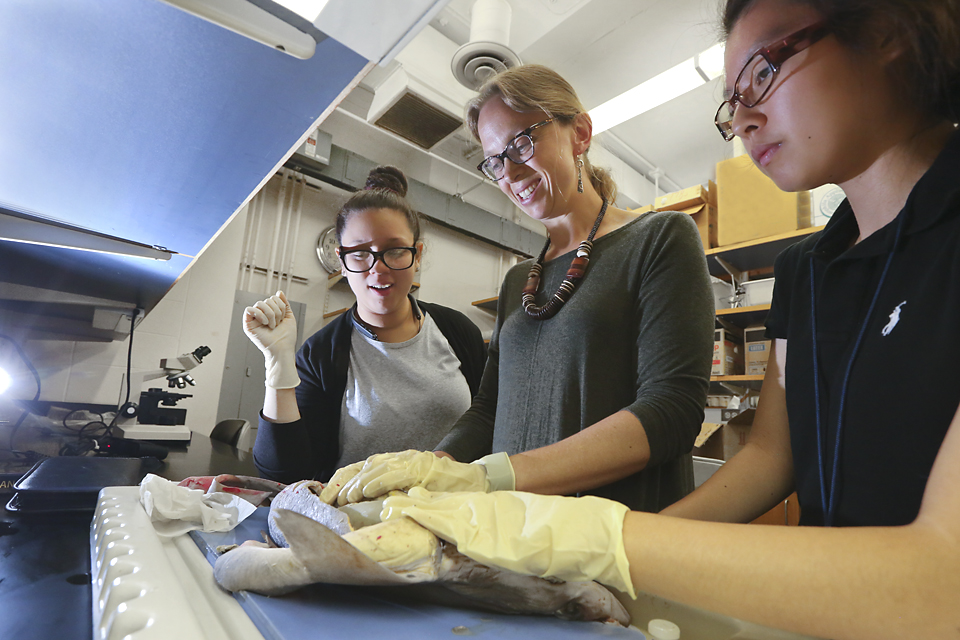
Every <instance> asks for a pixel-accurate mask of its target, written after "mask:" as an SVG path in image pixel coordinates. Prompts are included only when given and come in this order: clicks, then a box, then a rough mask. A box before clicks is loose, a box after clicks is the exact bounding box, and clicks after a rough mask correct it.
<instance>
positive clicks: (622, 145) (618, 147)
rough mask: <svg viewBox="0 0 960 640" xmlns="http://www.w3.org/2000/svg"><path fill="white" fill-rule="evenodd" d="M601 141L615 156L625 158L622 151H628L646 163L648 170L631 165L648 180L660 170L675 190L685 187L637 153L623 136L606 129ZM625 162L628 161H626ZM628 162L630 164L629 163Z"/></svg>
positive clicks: (637, 159)
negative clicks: (653, 173)
mask: <svg viewBox="0 0 960 640" xmlns="http://www.w3.org/2000/svg"><path fill="white" fill-rule="evenodd" d="M608 141H609V142H610V143H612V144H607V142H608ZM599 142H600V144H601V145H602V146H603V147H604V148H606V150H607V151H609V152H610V153H612V154H613V155H615V156H620V158H621V159H623V156H621V155H620V154H621V152H623V153H626V154H627V155H629V156H630V157H632V158H633V159H634V160H636V161H637V162H639V163H640V164H642V165H645V166H646V167H647V170H646V171H640V170H638V169H637V168H636V167H631V168H633V169H634V170H635V171H637V173H639V174H640V175H642V176H643V177H644V178H646V179H647V180H650V177H651V175H652V172H654V171H660V172H661V176H662V177H663V178H664V179H665V180H667V181H669V182H670V184H672V185H673V187H672V189H673V191H679V190H680V189H682V188H683V187H681V186H680V185H679V184H677V183H676V182H675V181H674V180H672V179H671V178H670V176H668V175H667V174H666V173H664V172H663V169H661V168H660V167H658V166H657V165H655V164H653V163H652V162H650V161H649V160H647V159H646V158H644V157H643V156H642V155H640V154H639V153H637V152H636V151H635V150H634V149H632V148H631V147H630V146H629V145H627V143H626V142H624V141H623V140H622V139H621V138H619V137H618V136H616V135H614V134H613V133H611V132H610V131H604V132H603V133H602V134H601V135H600V136H599ZM624 161H625V160H624ZM625 162H626V161H625ZM628 164H629V163H628Z"/></svg>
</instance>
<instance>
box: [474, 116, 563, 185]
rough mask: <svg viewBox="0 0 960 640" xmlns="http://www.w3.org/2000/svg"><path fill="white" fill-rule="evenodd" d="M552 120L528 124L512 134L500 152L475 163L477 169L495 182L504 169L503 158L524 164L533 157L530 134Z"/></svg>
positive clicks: (500, 176)
mask: <svg viewBox="0 0 960 640" xmlns="http://www.w3.org/2000/svg"><path fill="white" fill-rule="evenodd" d="M553 120H554V119H553V118H547V119H546V120H544V121H542V122H538V123H537V124H532V125H530V126H529V127H527V128H526V129H524V130H523V131H521V132H520V133H518V134H517V135H516V136H514V138H513V140H511V141H510V142H508V143H507V146H506V147H504V148H503V151H502V152H501V153H498V154H497V155H495V156H487V157H486V158H484V159H483V162H481V163H480V164H478V165H477V169H479V170H480V171H481V172H482V173H483V175H485V176H487V177H488V178H490V179H491V180H493V181H494V182H496V181H498V180H500V179H501V178H502V177H503V174H504V172H505V171H506V165H505V164H504V162H503V159H504V158H510V160H511V161H513V162H514V163H516V164H526V162H527V160H529V159H530V158H532V157H533V137H532V136H531V135H530V134H532V133H533V132H534V131H535V130H537V129H539V128H540V127H542V126H545V125H548V124H550V123H551V122H553Z"/></svg>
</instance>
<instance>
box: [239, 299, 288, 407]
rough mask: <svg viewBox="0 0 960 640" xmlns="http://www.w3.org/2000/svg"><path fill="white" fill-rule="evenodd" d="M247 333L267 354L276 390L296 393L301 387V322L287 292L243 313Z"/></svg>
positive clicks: (270, 380)
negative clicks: (288, 298) (298, 345)
mask: <svg viewBox="0 0 960 640" xmlns="http://www.w3.org/2000/svg"><path fill="white" fill-rule="evenodd" d="M243 332H244V333H245V334H247V337H248V338H250V341H251V342H253V344H255V345H257V348H258V349H260V351H262V352H263V358H264V364H265V365H266V371H267V376H266V380H265V384H266V386H268V387H270V388H272V389H293V388H294V387H296V386H297V385H298V384H300V376H298V375H297V355H296V350H297V319H296V318H294V317H293V310H292V309H290V305H289V304H287V298H286V296H284V295H283V291H277V295H275V296H270V297H269V298H267V299H266V300H261V301H260V302H258V303H256V304H255V305H253V306H252V307H247V308H246V309H245V310H244V312H243Z"/></svg>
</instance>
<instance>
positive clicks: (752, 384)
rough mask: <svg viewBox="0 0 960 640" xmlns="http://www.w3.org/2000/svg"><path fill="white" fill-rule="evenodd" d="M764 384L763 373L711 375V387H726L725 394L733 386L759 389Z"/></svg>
mask: <svg viewBox="0 0 960 640" xmlns="http://www.w3.org/2000/svg"><path fill="white" fill-rule="evenodd" d="M762 384H763V376H762V375H752V376H750V375H737V376H710V387H711V389H716V388H718V387H719V388H721V389H724V392H723V393H724V394H726V393H729V392H730V391H731V390H732V389H731V387H732V388H738V389H753V390H754V391H759V390H760V387H761V385H762ZM725 385H729V386H725Z"/></svg>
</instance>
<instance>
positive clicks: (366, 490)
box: [320, 449, 516, 506]
mask: <svg viewBox="0 0 960 640" xmlns="http://www.w3.org/2000/svg"><path fill="white" fill-rule="evenodd" d="M515 486H516V479H515V477H514V475H513V466H512V465H511V464H510V458H509V457H508V456H507V454H505V453H494V454H491V455H489V456H484V457H483V458H481V459H480V460H477V461H476V462H474V463H470V464H464V463H462V462H457V461H455V460H452V459H450V458H441V457H439V456H437V455H436V454H434V453H431V452H430V451H415V450H413V449H410V450H408V451H400V452H397V453H380V454H377V455H373V456H370V457H369V458H367V459H366V460H363V461H361V462H354V463H353V464H350V465H347V466H345V467H343V468H341V469H338V470H337V472H336V473H334V474H333V477H332V478H330V482H329V483H327V486H326V487H325V488H324V489H323V491H322V492H321V493H320V499H321V500H323V501H324V502H326V503H327V504H337V505H338V506H343V505H345V504H348V503H351V502H362V501H363V500H370V499H373V498H377V497H379V496H382V495H384V494H387V493H390V492H391V491H406V490H408V489H410V488H411V487H423V488H424V489H427V490H428V491H499V490H503V489H507V490H510V489H513V488H514V487H515Z"/></svg>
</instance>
